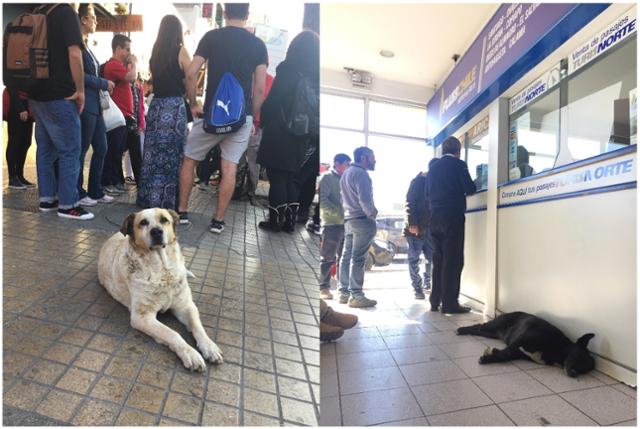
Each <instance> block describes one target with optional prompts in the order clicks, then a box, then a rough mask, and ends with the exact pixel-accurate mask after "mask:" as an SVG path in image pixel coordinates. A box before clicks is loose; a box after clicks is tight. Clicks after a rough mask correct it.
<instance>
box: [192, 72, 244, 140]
mask: <svg viewBox="0 0 640 429" xmlns="http://www.w3.org/2000/svg"><path fill="white" fill-rule="evenodd" d="M202 122H203V123H204V130H205V132H207V133H211V134H229V133H235V132H236V131H238V130H239V129H240V128H241V127H242V126H243V125H244V124H245V122H246V106H245V102H244V90H243V89H242V86H241V85H240V82H238V79H236V77H235V76H234V75H233V74H231V73H229V72H226V73H225V74H223V75H222V79H220V83H218V88H217V89H216V93H215V95H214V96H213V98H212V99H211V102H210V103H209V106H208V107H207V111H206V112H205V115H204V121H202Z"/></svg>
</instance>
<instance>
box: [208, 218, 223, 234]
mask: <svg viewBox="0 0 640 429" xmlns="http://www.w3.org/2000/svg"><path fill="white" fill-rule="evenodd" d="M209 231H211V232H215V233H216V234H220V233H221V232H222V231H224V221H223V220H216V219H215V218H213V219H211V224H210V225H209Z"/></svg>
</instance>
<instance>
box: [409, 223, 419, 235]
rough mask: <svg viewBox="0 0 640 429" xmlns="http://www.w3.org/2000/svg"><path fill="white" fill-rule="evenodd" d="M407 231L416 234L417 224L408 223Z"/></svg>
mask: <svg viewBox="0 0 640 429" xmlns="http://www.w3.org/2000/svg"><path fill="white" fill-rule="evenodd" d="M409 232H410V233H411V234H413V235H418V225H409Z"/></svg>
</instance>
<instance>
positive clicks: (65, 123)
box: [29, 4, 94, 220]
mask: <svg viewBox="0 0 640 429" xmlns="http://www.w3.org/2000/svg"><path fill="white" fill-rule="evenodd" d="M42 8H43V9H44V10H45V11H47V12H48V14H47V28H48V29H51V31H48V32H47V46H48V51H49V52H48V60H49V79H46V80H45V79H43V80H42V81H39V82H38V83H37V85H35V87H34V88H33V89H32V90H30V91H29V106H30V107H31V109H32V110H33V114H34V116H35V122H36V131H35V133H36V143H37V145H38V149H37V151H36V169H37V171H38V193H39V196H40V211H43V212H49V211H53V210H56V209H57V210H58V216H59V217H62V218H67V219H74V220H90V219H93V218H94V215H93V213H90V212H88V211H86V210H85V209H84V208H83V207H81V206H80V205H79V201H78V200H79V198H78V174H79V170H80V163H79V161H78V160H79V159H80V151H81V140H82V137H81V129H80V114H81V113H82V111H83V110H84V103H85V100H84V68H83V66H82V49H83V48H84V42H83V41H82V32H81V31H80V21H79V19H78V14H77V13H76V12H75V11H74V10H73V8H72V7H71V6H70V5H69V4H55V5H43V6H42ZM56 160H57V161H58V166H59V169H58V171H59V173H58V177H57V178H56V174H55V172H54V162H56Z"/></svg>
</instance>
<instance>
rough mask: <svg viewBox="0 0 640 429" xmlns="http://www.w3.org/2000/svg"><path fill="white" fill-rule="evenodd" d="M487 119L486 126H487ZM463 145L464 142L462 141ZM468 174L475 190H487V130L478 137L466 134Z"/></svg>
mask: <svg viewBox="0 0 640 429" xmlns="http://www.w3.org/2000/svg"><path fill="white" fill-rule="evenodd" d="M488 119H489V118H488V117H487V126H488V123H489V121H488ZM462 142H463V144H464V141H462ZM465 161H466V162H467V167H469V174H470V175H471V177H472V178H473V182H474V183H475V184H476V190H478V191H481V190H484V189H487V184H488V181H489V133H488V128H487V129H486V131H483V132H482V133H480V134H479V135H473V132H468V133H467V137H466V159H465Z"/></svg>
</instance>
